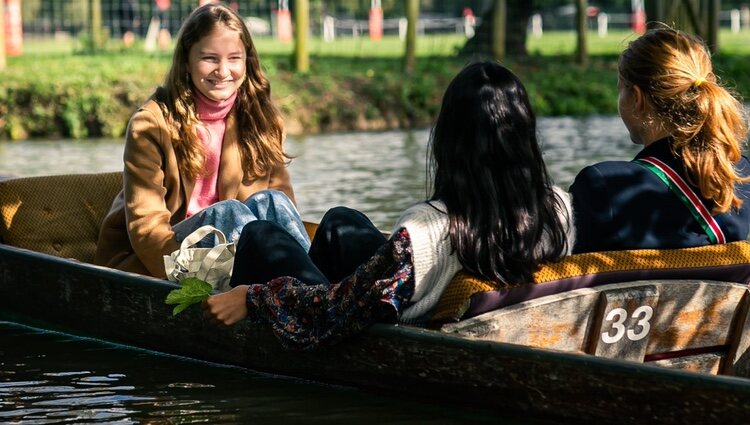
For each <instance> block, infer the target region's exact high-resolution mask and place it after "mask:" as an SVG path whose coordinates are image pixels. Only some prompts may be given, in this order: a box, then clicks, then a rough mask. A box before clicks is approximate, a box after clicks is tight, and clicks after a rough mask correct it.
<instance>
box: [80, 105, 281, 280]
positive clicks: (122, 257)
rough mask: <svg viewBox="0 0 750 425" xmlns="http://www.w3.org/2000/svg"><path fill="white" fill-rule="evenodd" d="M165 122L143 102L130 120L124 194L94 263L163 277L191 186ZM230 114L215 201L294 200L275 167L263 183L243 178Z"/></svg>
mask: <svg viewBox="0 0 750 425" xmlns="http://www.w3.org/2000/svg"><path fill="white" fill-rule="evenodd" d="M167 128H168V127H167V123H166V120H165V118H164V115H163V114H162V112H161V109H160V108H159V106H158V104H157V103H156V102H155V101H154V100H150V101H148V102H147V103H146V104H145V105H144V106H142V107H141V108H140V109H139V110H138V111H137V112H136V113H135V114H134V115H133V117H132V118H131V120H130V123H129V124H128V131H127V135H126V143H125V153H124V155H123V157H124V158H123V159H124V163H125V170H124V174H123V190H122V191H121V192H120V194H119V195H117V197H116V198H115V200H114V202H113V203H112V207H111V208H110V211H109V213H108V214H107V216H106V217H105V218H104V221H103V223H102V227H101V230H100V232H99V241H98V243H97V248H96V255H95V256H94V263H95V264H99V265H103V266H107V267H112V268H116V269H120V270H125V271H130V272H135V273H140V274H145V275H151V276H156V277H162V278H163V277H165V272H164V260H163V256H164V255H166V254H169V253H171V252H172V251H174V250H176V249H178V248H179V244H178V243H177V240H176V239H175V235H174V232H173V231H172V225H174V224H176V223H178V222H180V221H182V220H184V219H185V214H186V211H187V205H188V202H189V199H190V195H191V194H192V192H193V186H194V185H195V181H194V180H193V179H190V178H185V177H183V176H182V175H181V173H180V170H179V168H178V165H177V157H176V156H175V151H174V148H173V144H172V139H171V136H170V134H169V132H168V131H167ZM240 161H241V160H240V151H239V148H238V142H237V128H236V118H235V111H234V110H232V111H231V112H230V113H229V115H228V116H227V125H226V132H225V135H224V144H223V146H222V151H221V162H220V165H219V178H218V183H217V184H218V191H219V199H220V200H226V199H237V200H239V201H244V200H245V199H247V198H248V197H249V196H250V195H252V194H254V193H256V192H259V191H261V190H265V189H276V190H280V191H282V192H284V193H285V194H286V195H287V196H289V198H290V199H291V200H292V201H294V192H293V190H292V185H291V181H290V178H289V172H288V170H287V168H286V166H283V165H281V166H279V167H277V168H275V169H274V170H272V172H271V173H269V174H268V175H266V176H265V177H262V178H256V179H253V180H249V179H243V172H242V168H241V162H240Z"/></svg>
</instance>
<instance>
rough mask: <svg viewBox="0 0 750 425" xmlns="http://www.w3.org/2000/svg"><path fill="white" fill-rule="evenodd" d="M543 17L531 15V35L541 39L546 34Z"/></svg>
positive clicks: (536, 14)
mask: <svg viewBox="0 0 750 425" xmlns="http://www.w3.org/2000/svg"><path fill="white" fill-rule="evenodd" d="M542 26H543V23H542V15H540V14H538V13H535V14H533V15H531V34H532V35H533V36H534V37H536V38H540V37H541V36H542V34H543V33H544V29H543V28H542Z"/></svg>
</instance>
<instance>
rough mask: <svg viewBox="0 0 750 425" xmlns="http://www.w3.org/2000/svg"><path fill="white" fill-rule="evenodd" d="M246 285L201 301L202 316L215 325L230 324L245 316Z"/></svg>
mask: <svg viewBox="0 0 750 425" xmlns="http://www.w3.org/2000/svg"><path fill="white" fill-rule="evenodd" d="M248 288H249V287H248V286H247V285H239V286H236V287H234V288H233V289H232V290H231V291H228V292H223V293H221V294H216V295H212V296H210V297H208V299H207V300H206V301H204V302H203V316H204V317H206V318H207V319H209V320H211V322H212V323H215V324H217V325H225V326H231V325H234V324H235V323H237V322H239V321H240V320H242V319H244V318H245V317H247V290H248Z"/></svg>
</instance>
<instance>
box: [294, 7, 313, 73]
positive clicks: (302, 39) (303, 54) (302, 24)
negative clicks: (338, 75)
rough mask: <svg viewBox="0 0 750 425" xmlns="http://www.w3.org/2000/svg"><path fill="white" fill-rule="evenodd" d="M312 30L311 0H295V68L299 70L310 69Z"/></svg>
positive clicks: (305, 70)
mask: <svg viewBox="0 0 750 425" xmlns="http://www.w3.org/2000/svg"><path fill="white" fill-rule="evenodd" d="M309 32H310V2H309V0H294V69H295V70H296V71H297V72H307V71H309V70H310V54H309V51H308V48H307V39H308V34H309Z"/></svg>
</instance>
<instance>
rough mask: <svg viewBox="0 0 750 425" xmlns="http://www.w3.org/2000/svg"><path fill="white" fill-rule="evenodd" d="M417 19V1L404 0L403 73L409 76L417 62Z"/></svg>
mask: <svg viewBox="0 0 750 425" xmlns="http://www.w3.org/2000/svg"><path fill="white" fill-rule="evenodd" d="M418 19H419V0H406V22H407V24H406V51H405V53H404V72H406V73H407V74H411V73H412V72H413V71H414V66H415V64H416V62H417V20H418Z"/></svg>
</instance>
